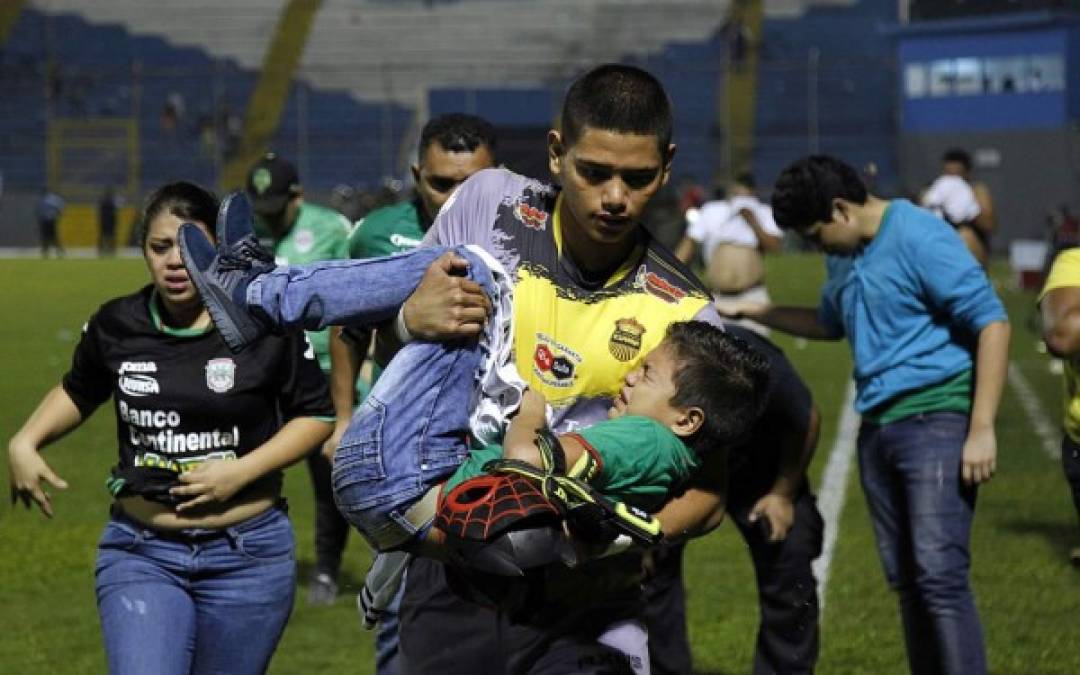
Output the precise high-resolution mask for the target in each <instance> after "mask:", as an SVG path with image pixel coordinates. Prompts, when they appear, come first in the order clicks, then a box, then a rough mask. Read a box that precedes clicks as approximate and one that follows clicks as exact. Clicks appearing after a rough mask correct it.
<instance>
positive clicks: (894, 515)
mask: <svg viewBox="0 0 1080 675" xmlns="http://www.w3.org/2000/svg"><path fill="white" fill-rule="evenodd" d="M967 432H968V416H967V415H964V414H960V413H951V412H938V413H929V414H922V415H915V416H912V417H909V418H906V419H902V420H899V421H896V422H891V423H889V424H882V425H878V424H873V423H870V422H864V423H863V425H862V428H861V429H860V431H859V469H860V473H861V476H862V486H863V491H864V493H865V495H866V501H867V504H868V505H869V507H870V516H871V518H872V519H873V524H874V534H875V535H876V538H877V546H878V554H879V555H880V557H881V562H882V565H883V566H884V568H885V577H886V579H887V580H888V582H889V586H890V587H892V589H893V590H895V591H896V592H897V593H898V594H899V600H900V613H901V618H902V620H903V624H904V639H905V643H906V646H907V654H908V664H909V666H910V668H911V672H912V673H916V674H918V675H927V674H929V675H933V674H934V673H949V674H950V675H979V674H980V673H985V672H986V653H985V648H984V645H983V634H982V627H981V625H980V623H979V615H978V612H977V611H976V609H975V598H974V595H973V594H972V592H971V586H970V585H969V583H968V577H969V572H970V569H971V549H970V541H971V523H972V519H973V517H974V515H975V495H976V489H975V487H973V486H969V485H965V484H964V483H963V482H962V479H961V475H960V469H961V456H962V451H963V447H964V441H965V439H966V438H967Z"/></svg>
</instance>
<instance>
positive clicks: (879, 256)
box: [726, 155, 1010, 675]
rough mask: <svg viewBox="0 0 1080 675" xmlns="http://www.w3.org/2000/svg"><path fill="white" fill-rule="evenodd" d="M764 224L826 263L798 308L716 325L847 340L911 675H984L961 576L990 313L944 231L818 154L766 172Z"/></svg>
mask: <svg viewBox="0 0 1080 675" xmlns="http://www.w3.org/2000/svg"><path fill="white" fill-rule="evenodd" d="M773 210H774V213H775V214H776V221H777V223H779V225H780V226H781V227H783V228H785V229H792V230H795V231H796V232H798V233H800V234H801V235H802V236H804V237H807V238H808V239H810V240H811V241H813V242H815V243H816V244H818V245H819V246H820V247H821V248H822V249H824V251H825V252H826V253H827V258H826V271H827V278H826V281H825V285H824V286H823V287H822V289H821V300H820V302H819V304H818V305H817V306H812V307H773V306H768V305H757V304H752V303H745V304H744V305H742V306H739V307H731V308H728V309H727V310H726V311H727V312H728V314H729V315H731V316H735V317H745V318H750V319H753V320H755V321H758V322H760V323H763V324H765V325H767V326H770V327H772V328H776V329H778V330H782V331H784V332H786V333H791V334H793V335H797V336H800V337H804V338H811V339H822V340H838V339H841V338H843V337H845V336H847V337H848V341H849V345H850V347H851V352H852V357H853V360H854V364H855V372H854V377H855V386H856V391H857V394H856V399H855V409H856V410H857V411H858V412H859V413H860V414H861V415H862V427H861V429H860V431H859V439H858V453H859V473H860V477H861V479H862V486H863V492H864V493H865V496H866V500H867V503H868V505H869V508H870V515H871V519H872V522H873V526H874V534H875V537H876V539H877V545H878V555H879V557H880V558H881V562H882V566H883V567H884V569H885V576H886V578H887V580H888V583H889V586H890V587H892V589H893V590H895V591H896V593H897V596H898V598H899V603H900V613H901V617H902V619H903V628H904V638H905V644H906V646H907V654H908V665H909V667H910V668H911V672H912V673H949V674H954V675H959V674H961V673H962V674H964V675H980V674H982V673H986V651H985V646H984V642H983V633H982V625H981V622H980V621H979V615H978V611H977V610H976V607H975V597H974V594H973V592H972V590H971V586H970V581H969V575H970V568H971V548H970V543H971V526H972V522H973V520H974V515H975V497H976V493H977V491H978V486H979V485H980V484H981V483H985V482H986V481H988V480H990V478H991V477H992V476H993V474H994V472H995V470H996V467H997V436H996V432H995V430H994V422H995V419H996V417H997V410H998V405H999V403H1000V401H1001V392H1002V388H1003V387H1004V383H1005V376H1006V371H1007V368H1008V349H1009V337H1010V328H1009V323H1008V317H1007V315H1006V314H1005V309H1004V307H1003V306H1002V304H1001V301H1000V300H999V299H998V297H997V295H996V294H995V293H994V289H993V287H992V286H991V285H990V281H989V279H987V276H986V274H985V272H984V271H983V269H982V267H980V266H979V263H978V262H977V261H976V260H975V258H974V257H973V256H972V255H971V253H970V252H969V251H968V250H967V249H966V248H965V247H964V245H963V242H962V241H961V240H960V239H959V238H958V237H957V236H956V235H955V233H954V232H953V231H952V230H951V228H950V227H949V225H948V224H947V223H945V222H944V221H942V220H941V219H939V218H936V217H935V216H933V215H932V214H930V213H929V212H927V211H926V210H925V209H920V208H918V207H916V206H914V205H913V204H912V203H911V202H908V201H906V200H902V199H897V200H892V201H888V200H884V199H880V198H878V197H876V196H874V195H872V194H870V193H869V192H868V191H867V190H866V186H864V185H863V183H862V180H861V179H860V178H859V175H858V173H857V172H856V171H855V169H853V168H852V167H851V166H849V165H847V164H845V163H844V162H842V161H840V160H838V159H836V158H834V157H830V156H827V155H813V156H810V157H806V158H804V159H801V160H799V161H797V162H795V163H794V164H792V165H791V166H789V167H787V168H786V169H784V171H783V172H781V174H780V176H779V178H777V180H776V188H775V190H774V191H773Z"/></svg>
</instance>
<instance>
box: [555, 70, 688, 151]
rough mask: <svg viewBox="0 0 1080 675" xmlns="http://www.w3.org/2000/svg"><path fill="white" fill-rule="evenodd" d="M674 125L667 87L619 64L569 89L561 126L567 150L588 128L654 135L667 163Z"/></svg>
mask: <svg viewBox="0 0 1080 675" xmlns="http://www.w3.org/2000/svg"><path fill="white" fill-rule="evenodd" d="M672 125H673V123H672V112H671V100H670V99H669V98H668V95H667V92H665V91H664V85H662V84H660V81H659V80H657V79H656V78H655V77H653V76H652V75H650V74H649V73H647V72H645V71H644V70H642V69H641V68H635V67H634V66H627V65H622V64H619V63H609V64H605V65H602V66H597V67H596V68H593V69H592V70H590V71H589V72H587V73H585V74H584V75H582V76H581V77H579V78H578V79H577V80H575V81H574V83H573V84H572V85H570V89H569V90H568V91H567V92H566V100H565V101H563V107H562V114H561V115H560V124H559V126H560V130H561V131H562V138H563V144H564V146H565V147H570V146H572V145H573V144H574V143H576V142H577V141H578V139H579V138H581V135H582V133H584V131H585V127H590V128H593V129H602V130H605V131H615V132H618V133H624V134H638V135H641V136H649V135H655V136H656V140H657V144H658V146H659V149H660V156H661V157H663V158H664V160H665V161H666V160H667V159H668V156H667V155H668V146H669V145H670V144H671V129H672Z"/></svg>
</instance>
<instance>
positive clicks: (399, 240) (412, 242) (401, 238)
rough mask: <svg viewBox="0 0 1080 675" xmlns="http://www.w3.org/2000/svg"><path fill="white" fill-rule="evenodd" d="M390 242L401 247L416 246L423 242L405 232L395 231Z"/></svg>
mask: <svg viewBox="0 0 1080 675" xmlns="http://www.w3.org/2000/svg"><path fill="white" fill-rule="evenodd" d="M390 243H391V244H393V245H394V246H397V247H398V248H401V249H409V248H416V247H417V246H419V245H420V244H422V243H423V242H422V241H421V240H419V239H413V238H412V237H406V236H405V235H403V234H397V233H394V234H392V235H390Z"/></svg>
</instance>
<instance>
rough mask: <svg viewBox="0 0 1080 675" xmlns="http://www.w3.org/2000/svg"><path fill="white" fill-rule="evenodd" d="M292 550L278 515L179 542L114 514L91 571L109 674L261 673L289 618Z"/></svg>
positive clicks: (287, 527) (180, 536)
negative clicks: (93, 575) (95, 564)
mask: <svg viewBox="0 0 1080 675" xmlns="http://www.w3.org/2000/svg"><path fill="white" fill-rule="evenodd" d="M294 549H295V543H294V541H293V531H292V524H291V523H290V522H289V519H288V517H287V516H286V515H285V512H284V511H283V510H282V509H280V508H271V509H269V510H267V511H266V512H264V513H261V514H259V515H257V516H255V517H253V518H251V519H249V520H246V521H244V522H242V523H239V524H237V525H234V526H232V527H229V528H225V529H224V530H216V531H214V530H201V531H194V530H193V531H188V532H187V533H186V534H185V533H169V532H161V531H156V530H152V529H149V528H147V527H145V526H143V525H141V524H139V523H137V522H135V521H133V520H130V519H128V518H125V517H123V516H114V517H113V518H112V519H111V520H110V521H109V523H108V524H107V525H106V526H105V531H104V532H103V533H102V535H101V541H100V542H99V544H98V555H97V570H96V590H97V602H98V614H99V616H100V618H101V632H102V634H103V636H104V639H105V654H106V656H107V658H108V663H109V672H110V673H112V675H128V674H130V675H140V674H142V673H157V674H159V675H188V673H220V674H222V675H226V674H228V675H242V674H245V673H252V674H255V673H263V672H265V671H266V668H267V665H268V664H269V663H270V656H271V655H272V654H273V652H274V648H275V647H276V646H277V643H278V640H279V639H280V638H281V633H282V631H283V630H284V629H285V622H286V621H287V620H288V618H289V613H290V612H291V611H292V605H293V595H294V594H295V589H296V559H295V556H294Z"/></svg>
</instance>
